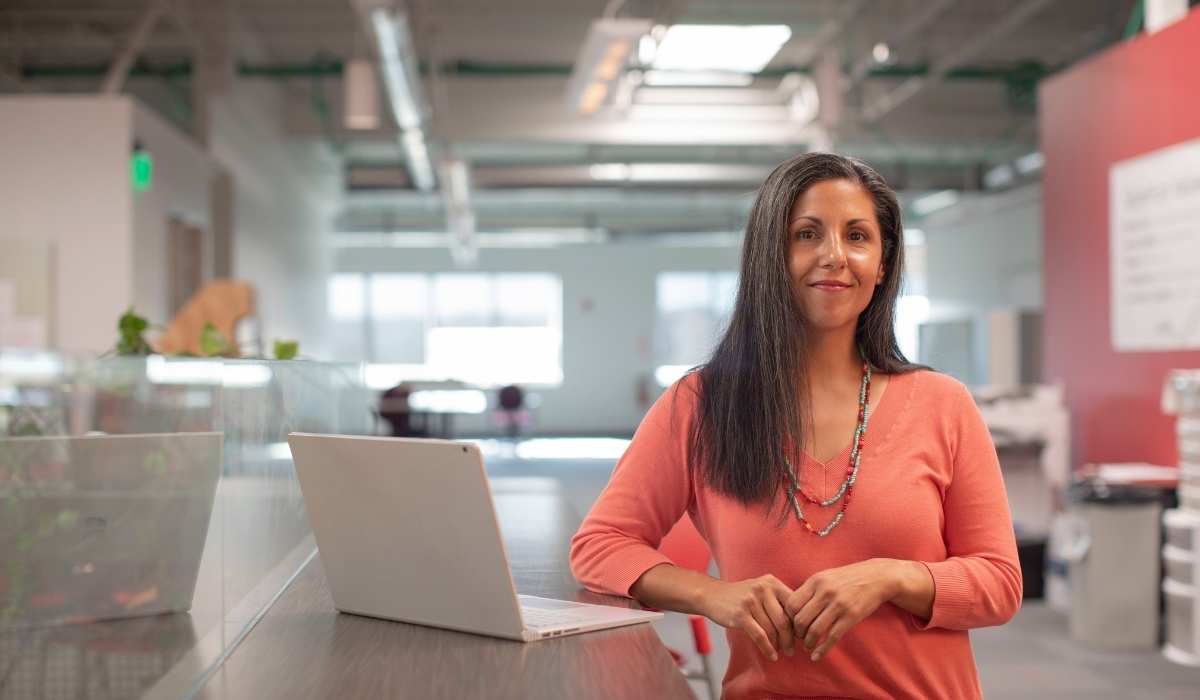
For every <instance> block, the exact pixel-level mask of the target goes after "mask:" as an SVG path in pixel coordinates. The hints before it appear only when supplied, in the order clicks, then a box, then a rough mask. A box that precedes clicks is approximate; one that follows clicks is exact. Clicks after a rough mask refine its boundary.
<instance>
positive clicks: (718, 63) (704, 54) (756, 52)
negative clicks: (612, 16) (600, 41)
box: [654, 24, 792, 73]
mask: <svg viewBox="0 0 1200 700" xmlns="http://www.w3.org/2000/svg"><path fill="white" fill-rule="evenodd" d="M791 36H792V30H791V29H789V28H788V27H787V26H786V25H782V24H760V25H720V24H676V25H672V26H671V27H669V28H668V29H667V31H666V34H664V35H663V38H662V41H661V42H660V43H659V45H658V51H657V52H656V54H655V57H654V68H656V69H660V70H685V71H696V70H717V71H732V72H735V73H757V72H759V71H761V70H762V69H763V68H765V67H766V65H767V64H768V63H770V62H771V59H772V58H774V57H775V54H777V53H779V49H780V48H782V47H783V45H784V44H785V43H787V40H788V39H790V38H791Z"/></svg>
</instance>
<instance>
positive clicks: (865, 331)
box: [690, 153, 919, 509]
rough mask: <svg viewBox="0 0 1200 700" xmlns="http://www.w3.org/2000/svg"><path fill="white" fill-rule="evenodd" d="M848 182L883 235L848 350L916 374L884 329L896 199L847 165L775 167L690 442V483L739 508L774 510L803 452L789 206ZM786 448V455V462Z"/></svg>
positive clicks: (897, 235)
mask: <svg viewBox="0 0 1200 700" xmlns="http://www.w3.org/2000/svg"><path fill="white" fill-rule="evenodd" d="M826 180H850V181H851V182H855V183H857V184H859V185H861V186H862V187H863V189H864V190H866V191H867V192H868V193H869V194H870V195H871V197H872V198H873V199H874V200H875V216H876V217H877V218H878V220H879V227H880V230H881V232H882V235H883V268H884V278H883V283H882V284H880V285H879V286H878V287H876V289H875V292H874V296H872V297H871V302H870V304H868V306H867V308H866V309H865V310H864V311H863V313H862V314H861V315H860V316H859V319H858V328H857V330H856V332H855V341H856V342H857V343H858V346H859V348H860V349H861V351H862V354H863V357H864V358H865V359H866V361H867V362H869V363H870V364H871V366H872V368H873V369H875V370H876V371H882V372H886V373H889V374H890V373H899V372H910V371H912V370H915V369H919V366H918V365H914V364H912V363H910V362H909V361H908V360H907V359H906V358H905V357H904V355H903V353H901V352H900V348H899V347H898V345H897V343H896V334H895V330H894V328H893V324H894V319H895V314H896V297H897V296H898V295H899V293H900V283H901V274H902V271H903V269H904V236H903V230H902V225H901V221H900V205H899V203H898V202H897V200H896V193H895V192H893V191H892V189H891V188H890V187H888V185H887V183H886V182H884V180H883V178H882V177H880V175H879V173H877V172H875V170H874V169H872V168H871V167H870V166H869V165H867V164H866V163H863V162H862V161H860V160H856V159H854V158H845V157H842V156H838V155H832V154H829V153H809V154H805V155H802V156H797V157H795V158H792V159H791V160H789V161H787V162H785V163H783V164H782V165H780V166H779V167H777V168H775V170H774V172H772V173H771V174H770V175H769V176H767V179H766V181H765V182H763V185H762V187H761V188H760V189H759V191H758V196H757V197H756V198H755V200H754V206H753V207H752V208H751V210H750V221H749V223H748V224H747V226H746V236H745V241H744V242H743V244H742V263H741V278H740V280H739V282H738V292H737V301H736V302H735V304H734V309H733V315H732V317H731V318H730V321H729V327H728V328H727V329H726V331H725V335H724V336H723V337H722V338H721V342H720V343H719V344H718V345H717V347H716V349H715V350H714V351H713V354H712V357H711V358H710V359H709V361H708V363H707V364H705V365H702V366H701V367H699V368H698V369H697V370H695V371H696V372H698V373H699V374H700V377H699V379H700V387H699V390H700V396H699V402H698V405H697V411H696V415H695V419H694V420H693V422H692V425H691V435H690V440H691V444H692V450H693V454H694V455H695V456H696V461H695V464H696V467H695V468H696V469H697V471H698V474H697V476H699V477H700V479H701V480H702V482H703V483H705V484H707V485H708V486H709V487H710V488H712V489H714V490H715V491H717V492H719V493H721V494H723V495H725V496H728V497H730V498H733V499H735V500H737V501H739V502H741V503H743V504H747V505H748V504H751V503H760V502H762V501H765V500H769V502H770V504H771V505H770V509H773V508H774V503H775V502H776V497H777V496H778V495H779V494H780V493H781V488H780V487H781V484H782V483H783V479H785V478H786V476H785V472H784V469H786V468H787V467H786V462H785V457H788V458H791V459H796V458H797V457H798V456H799V451H800V450H801V448H802V447H803V445H804V435H805V426H806V425H807V422H808V419H809V415H810V411H809V407H808V404H807V399H806V398H805V397H804V396H802V392H803V391H804V389H805V387H807V386H808V377H807V374H806V364H807V360H808V353H809V347H808V346H809V342H808V338H809V336H810V332H809V330H808V329H807V324H806V323H805V320H804V318H803V315H802V314H801V312H800V310H799V308H797V304H796V296H795V293H794V290H793V288H792V279H791V275H790V274H789V273H788V250H789V247H790V240H789V237H788V235H787V231H788V228H789V223H788V219H789V217H790V214H791V210H792V205H793V203H794V202H795V201H796V200H797V198H798V197H800V195H801V194H803V193H804V192H805V191H807V190H808V188H809V187H812V186H813V185H814V184H816V183H818V182H823V181H826ZM785 445H790V446H792V449H791V450H789V452H791V454H785Z"/></svg>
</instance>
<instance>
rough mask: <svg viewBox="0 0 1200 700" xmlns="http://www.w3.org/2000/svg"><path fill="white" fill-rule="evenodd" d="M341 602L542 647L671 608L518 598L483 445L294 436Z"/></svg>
mask: <svg viewBox="0 0 1200 700" xmlns="http://www.w3.org/2000/svg"><path fill="white" fill-rule="evenodd" d="M288 444H290V445H291V447H292V459H293V461H294V462H295V464H296V473H297V475H298V476H299V477H300V490H301V491H302V492H303V494H304V504H305V507H306V508H307V509H308V518H309V521H310V522H311V523H312V528H313V534H314V535H315V536H316V540H317V549H318V550H319V551H320V555H321V562H322V563H323V564H324V567H325V576H326V578H327V579H328V581H329V588H330V592H331V593H332V595H333V603H334V606H335V607H336V608H337V609H338V610H340V611H342V612H346V613H353V614H356V615H367V616H370V617H378V618H384V619H388V620H398V621H401V622H410V623H414V624H418V625H425V626H429V627H440V628H444V629H451V630H457V631H460V632H470V633H473V634H481V635H487V636H491V637H503V638H506V639H516V640H520V641H525V642H532V641H536V640H541V639H548V638H551V637H561V636H565V635H571V634H578V633H582V632H590V631H593V630H601V629H608V628H611V627H621V626H623V625H633V624H638V623H643V622H649V621H651V620H655V619H658V618H661V617H662V613H658V612H650V611H645V610H629V609H626V608H619V607H614V606H608V605H590V604H587V603H574V602H568V601H561V600H551V599H548V598H538V597H534V596H526V595H520V596H519V595H517V592H516V587H515V586H514V585H513V579H512V571H511V569H509V565H508V557H507V555H506V554H505V550H504V541H503V539H502V538H501V535H500V526H499V523H498V521H497V519H496V511H495V507H494V506H493V503H492V496H491V490H490V487H489V486H488V480H487V474H486V472H485V471H484V468H483V456H482V454H481V453H480V451H479V447H478V446H476V445H473V444H470V443H462V442H452V441H448V440H429V439H413V438H383V437H363V436H342V435H313V434H308V433H292V434H290V435H288Z"/></svg>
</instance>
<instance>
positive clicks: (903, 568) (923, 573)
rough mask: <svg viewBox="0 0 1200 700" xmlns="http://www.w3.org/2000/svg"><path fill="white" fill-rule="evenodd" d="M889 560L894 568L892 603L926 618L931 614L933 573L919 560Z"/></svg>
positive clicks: (923, 618)
mask: <svg viewBox="0 0 1200 700" xmlns="http://www.w3.org/2000/svg"><path fill="white" fill-rule="evenodd" d="M891 561H892V564H893V570H894V575H893V589H892V597H891V603H892V605H895V606H896V607H898V608H900V609H901V610H907V611H908V612H910V613H912V614H913V615H916V616H917V617H919V618H921V619H922V620H928V619H929V618H930V617H932V616H933V594H934V588H933V575H932V574H930V573H929V569H928V568H926V566H925V565H924V564H922V563H921V562H919V561H907V560H903V559H893V560H891Z"/></svg>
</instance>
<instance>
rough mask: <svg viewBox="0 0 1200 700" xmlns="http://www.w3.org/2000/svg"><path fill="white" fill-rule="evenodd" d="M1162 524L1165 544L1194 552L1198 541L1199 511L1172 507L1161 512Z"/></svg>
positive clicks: (1199, 529)
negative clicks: (1165, 535)
mask: <svg viewBox="0 0 1200 700" xmlns="http://www.w3.org/2000/svg"><path fill="white" fill-rule="evenodd" d="M1163 525H1164V526H1166V530H1167V542H1166V543H1167V544H1169V545H1171V546H1172V547H1176V548H1178V549H1182V550H1184V551H1186V552H1191V553H1193V554H1194V553H1195V552H1196V544H1195V543H1196V542H1197V541H1200V535H1197V531H1200V513H1194V512H1192V511H1188V510H1181V509H1179V508H1174V509H1172V510H1168V511H1166V512H1164V513H1163Z"/></svg>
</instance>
